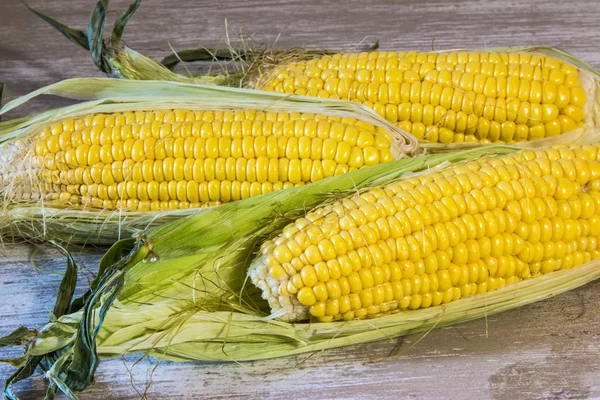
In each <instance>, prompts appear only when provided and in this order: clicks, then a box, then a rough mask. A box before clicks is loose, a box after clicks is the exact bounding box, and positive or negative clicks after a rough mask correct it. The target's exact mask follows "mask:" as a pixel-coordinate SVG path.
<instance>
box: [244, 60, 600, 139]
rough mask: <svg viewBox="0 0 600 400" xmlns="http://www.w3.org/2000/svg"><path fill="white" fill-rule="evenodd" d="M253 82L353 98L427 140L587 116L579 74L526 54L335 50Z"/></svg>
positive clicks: (545, 130) (545, 129)
mask: <svg viewBox="0 0 600 400" xmlns="http://www.w3.org/2000/svg"><path fill="white" fill-rule="evenodd" d="M252 85H253V86H254V87H255V88H258V89H262V90H268V91H276V92H280V93H296V94H301V95H308V96H316V97H322V98H331V99H342V100H351V101H356V102H360V103H362V104H364V105H366V106H367V107H370V108H372V109H373V110H375V111H376V112H377V113H378V114H379V115H380V116H382V117H383V118H386V119H387V120H389V121H390V122H392V123H394V124H397V125H398V126H399V127H401V128H402V129H404V130H405V131H407V132H410V133H412V134H413V135H414V136H415V137H416V138H418V139H419V140H420V141H422V142H427V143H457V142H480V143H513V142H523V141H529V140H534V139H540V138H545V137H550V136H555V135H560V134H564V133H567V132H570V131H573V130H574V129H576V128H578V127H580V126H582V125H583V124H584V122H585V121H589V120H591V114H593V110H592V109H591V107H590V106H589V104H591V103H593V101H589V102H588V97H590V96H591V95H588V94H587V89H588V88H587V86H593V84H591V83H589V82H587V81H586V79H585V76H584V74H583V73H582V72H580V71H579V70H578V69H577V68H576V67H574V66H573V65H571V64H569V63H567V62H566V61H563V60H561V59H559V58H556V57H551V56H546V55H543V54H535V53H530V52H511V53H508V52H430V53H417V52H370V53H366V52H365V53H360V54H343V53H340V54H335V55H324V56H321V57H317V58H313V59H310V60H301V61H298V62H292V63H288V64H284V65H278V66H276V67H274V68H273V69H272V70H271V72H268V73H266V74H264V76H261V77H260V78H259V79H257V80H255V82H254V83H252ZM590 100H593V96H591V97H590Z"/></svg>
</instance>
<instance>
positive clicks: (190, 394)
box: [0, 0, 600, 399]
mask: <svg viewBox="0 0 600 400" xmlns="http://www.w3.org/2000/svg"><path fill="white" fill-rule="evenodd" d="M28 1H29V3H30V4H31V5H32V6H36V7H38V8H39V9H40V10H42V11H44V12H46V13H48V14H50V15H53V16H55V17H60V18H59V19H61V20H62V21H64V22H66V23H68V24H71V25H77V26H80V27H84V26H85V24H86V21H87V15H88V13H89V11H90V10H91V8H92V7H93V5H94V3H95V1H93V0H54V1H52V2H48V1H42V0H28ZM111 3H112V4H111V5H112V9H113V10H114V11H113V12H112V13H111V14H110V16H109V19H110V20H114V19H115V18H116V17H117V12H116V11H119V12H120V11H122V10H124V8H125V7H126V5H127V3H128V1H127V0H114V1H113V2H111ZM320 3H321V1H317V0H306V1H289V0H280V1H275V0H271V1H256V0H253V1H242V0H237V1H233V0H224V1H217V0H207V1H202V2H200V1H194V0H170V1H161V0H145V1H144V3H143V4H142V7H141V8H140V10H139V12H138V14H136V16H135V17H134V18H133V19H132V20H131V22H130V25H129V26H128V29H127V30H126V33H125V40H126V42H127V44H128V45H130V46H131V47H132V48H134V49H137V50H139V51H142V52H144V53H146V54H150V55H153V56H156V57H163V56H165V55H167V54H168V53H169V51H170V50H169V44H170V45H171V46H173V47H174V48H176V49H183V48H188V47H195V46H197V45H199V44H203V45H206V46H209V47H210V46H215V45H217V44H218V43H219V42H222V41H223V38H224V22H225V19H227V23H228V25H229V27H230V33H231V34H232V37H233V38H235V35H236V33H237V32H239V31H240V30H242V31H243V32H244V33H245V34H247V35H249V34H254V38H255V40H256V41H258V42H261V43H273V42H274V41H275V40H276V39H277V37H278V35H279V34H281V37H280V38H279V41H278V43H279V44H280V45H281V46H284V47H287V46H297V45H307V46H312V47H326V48H337V49H350V48H351V47H352V46H355V45H357V44H360V43H367V44H371V43H373V42H374V41H375V40H378V39H379V40H380V41H381V48H382V49H388V50H389V49H415V50H428V49H431V48H432V46H433V48H435V49H450V48H459V47H467V48H469V47H470V48H484V47H496V46H510V45H550V46H558V47H561V48H563V49H565V50H568V51H570V52H572V53H574V54H576V55H577V56H580V57H582V58H584V59H585V60H586V61H588V62H590V63H591V64H592V65H593V66H595V67H596V68H599V67H600V28H598V24H599V21H600V2H597V1H595V0H589V1H583V0H575V1H568V2H565V1H550V0H536V1H529V0H506V1H483V0H478V1H476V0H468V1H461V2H459V1H443V0H426V1H418V0H413V1H392V0H378V1H356V0H352V1H344V2H342V1H337V2H335V1H324V2H323V4H320ZM0 38H1V39H0V82H6V83H7V84H8V90H7V93H6V98H7V99H12V98H15V97H17V96H19V95H22V94H25V93H27V92H29V91H31V90H34V89H37V88H39V87H41V86H44V85H46V84H49V83H52V82H56V81H58V80H61V79H64V78H69V77H81V76H101V74H100V73H99V72H97V70H96V69H95V66H94V65H93V64H92V62H91V59H90V58H89V55H88V53H87V52H86V51H84V50H82V49H78V48H77V47H76V46H75V45H72V44H70V43H68V42H67V41H66V40H65V39H63V38H61V37H59V36H58V34H57V33H56V32H54V31H53V30H52V29H51V28H50V27H48V26H47V25H45V24H44V23H42V22H41V21H40V20H38V19H37V18H36V17H35V16H33V15H32V14H30V13H29V12H28V11H27V10H26V9H25V7H24V6H22V5H21V4H20V3H19V1H18V0H0ZM61 104H65V103H64V102H63V101H59V100H57V99H55V98H43V99H40V100H36V101H35V102H33V103H31V104H30V105H28V106H27V107H24V108H22V109H19V110H17V111H15V112H12V113H11V114H10V116H13V117H16V116H21V115H24V114H27V113H29V112H34V111H38V110H41V109H45V108H48V107H51V106H57V105H61ZM103 251H104V249H86V250H85V251H78V252H77V254H78V258H79V259H80V260H81V261H82V262H83V263H84V265H85V266H86V267H87V268H89V271H93V270H94V268H95V265H96V263H97V261H98V259H99V257H100V256H101V254H102V253H103ZM32 260H33V261H35V263H34V264H35V265H36V266H38V267H42V268H44V269H46V270H50V271H54V272H60V271H62V270H63V268H64V260H63V259H62V257H61V256H60V254H59V253H58V252H57V251H56V250H54V249H52V248H51V247H49V246H37V247H34V246H32V245H26V244H3V245H2V247H1V248H0V335H1V334H6V333H8V332H10V331H11V330H13V329H15V328H17V327H18V326H19V325H26V326H30V327H36V326H39V325H41V324H43V323H44V322H45V321H46V320H47V317H48V310H50V309H51V308H52V305H53V301H54V293H55V291H56V288H57V287H58V283H59V281H60V276H59V275H56V274H48V273H45V272H40V271H38V270H36V269H34V268H33V267H32V265H33V264H32ZM90 277H91V272H86V273H84V274H83V275H82V277H81V290H83V287H84V286H85V284H86V282H87V280H88V279H89V278H90ZM599 337H600V282H596V283H592V284H589V285H587V286H585V287H583V288H580V289H579V290H575V291H572V292H570V293H566V294H563V295H560V296H558V297H556V298H554V299H551V300H548V301H545V302H541V303H537V304H534V305H530V306H527V307H524V308H521V309H518V310H514V311H511V312H507V313H504V314H501V315H497V316H493V317H490V318H488V319H487V320H479V321H474V322H471V323H468V324H462V325H458V326H455V327H450V328H445V329H439V330H435V331H432V332H430V333H429V334H428V335H426V336H425V337H424V338H422V336H421V335H413V336H408V337H406V338H404V339H403V340H398V341H383V342H378V343H373V344H365V345H360V346H353V347H348V348H343V349H336V350H330V351H325V352H321V353H317V354H313V355H310V356H307V355H304V356H298V357H289V358H284V359H277V360H268V361H261V362H253V363H244V364H239V365H238V364H227V363H183V364H182V363H168V362H162V363H160V365H158V367H157V368H155V367H156V366H157V362H156V360H148V359H142V360H139V357H137V356H129V357H126V358H124V359H122V358H118V359H112V360H105V361H103V362H102V363H101V365H100V367H99V369H98V373H97V375H96V383H95V384H94V385H93V386H91V387H90V388H89V389H88V390H87V391H86V392H84V393H83V394H81V395H80V398H81V399H96V398H103V399H104V398H107V399H113V398H140V397H142V398H151V399H167V398H180V397H183V398H223V399H230V398H254V399H265V398H274V399H279V398H281V399H291V398H303V399H334V398H336V399H337V398H344V399H371V398H381V399H386V398H411V399H412V398H416V399H421V398H426V399H443V398H450V399H484V398H494V399H517V398H528V399H529V398H551V399H554V398H557V399H579V398H600V376H599V373H600V361H599V360H598V354H600V340H599ZM9 354H13V355H14V354H15V353H9V352H7V351H0V357H3V356H7V355H9ZM138 361H139V362H138ZM10 373H11V369H10V368H8V367H6V366H4V365H0V384H2V385H3V382H4V379H5V378H6V377H7V376H8V375H9V374H10ZM18 392H19V393H20V395H21V396H22V398H23V399H35V398H40V397H42V396H43V393H44V382H43V379H42V377H41V375H40V374H37V375H36V376H35V377H34V378H33V379H30V380H28V381H26V382H24V383H22V384H20V385H19V390H18Z"/></svg>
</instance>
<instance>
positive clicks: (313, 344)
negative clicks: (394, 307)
mask: <svg viewBox="0 0 600 400" xmlns="http://www.w3.org/2000/svg"><path fill="white" fill-rule="evenodd" d="M516 150H518V149H517V148H515V147H508V146H496V147H486V148H480V149H475V150H466V151H461V152H456V153H453V154H434V155H428V156H423V157H419V158H413V159H404V160H399V161H395V162H393V163H388V164H381V165H377V166H373V167H370V168H369V169H364V170H358V171H354V172H352V173H349V174H346V175H343V176H340V177H338V178H336V179H335V180H333V181H332V182H331V183H333V184H334V186H331V183H330V185H326V184H325V183H324V181H321V182H317V183H315V184H314V185H308V186H304V187H300V188H294V189H291V190H289V191H281V192H275V193H270V194H268V195H265V197H264V198H263V199H262V201H261V200H260V199H258V198H253V199H248V200H245V203H246V204H245V205H244V206H241V204H242V202H237V203H230V204H226V205H224V206H221V207H217V208H213V209H210V210H207V211H206V212H205V213H203V214H202V215H199V214H196V215H192V216H190V217H188V218H185V219H181V220H179V221H175V222H172V223H169V224H166V225H164V226H161V227H157V228H153V229H150V230H148V231H146V232H144V233H143V234H140V235H138V239H128V240H123V241H120V242H117V243H116V244H115V245H114V246H113V247H112V248H111V249H110V250H109V251H108V252H107V253H106V255H105V256H104V257H103V259H102V261H101V263H100V266H99V273H98V278H97V279H96V280H95V281H94V282H93V283H92V286H91V289H90V290H89V291H88V292H87V293H86V294H85V295H84V296H83V297H82V298H80V299H76V300H75V301H73V302H72V303H71V306H70V307H69V308H68V312H69V314H66V315H63V316H62V317H60V318H58V319H54V320H52V321H51V322H50V323H49V324H48V325H46V326H45V327H43V328H42V329H40V330H39V331H37V332H36V333H35V335H34V339H35V340H34V341H30V344H29V345H28V346H27V347H26V352H25V356H24V357H25V359H26V360H27V361H28V362H29V360H33V361H36V360H42V361H40V363H42V362H43V363H44V366H45V370H46V371H48V373H47V375H48V376H49V378H50V379H51V382H52V385H54V386H55V387H56V388H58V389H60V390H62V391H63V392H66V393H68V394H69V395H72V394H73V393H72V391H73V390H82V389H83V388H85V387H86V386H87V385H89V384H90V383H91V382H92V381H93V374H94V371H95V368H96V366H97V363H98V358H97V357H112V356H119V355H122V354H126V353H134V352H142V353H144V354H147V355H152V356H155V357H158V358H161V359H168V360H174V361H189V360H211V361H236V362H239V361H245V360H256V359H264V358H272V357H280V356H287V355H293V354H300V353H304V352H310V351H317V350H325V349H329V348H333V347H340V346H347V345H351V344H357V343H364V342H369V341H375V340H382V339H389V338H392V337H396V336H399V335H405V334H409V333H415V332H421V331H425V330H428V329H431V328H434V327H441V326H447V325H450V324H455V323H460V322H465V321H469V320H472V319H475V318H480V317H482V316H486V315H492V314H495V313H498V312H502V311H506V310H509V309H512V308H515V307H519V306H522V305H525V304H529V303H531V302H534V301H539V300H543V299H546V298H549V297H552V296H555V295H557V294H559V293H562V292H564V291H567V290H570V289H573V288H576V287H578V286H581V285H583V284H585V283H587V282H590V281H592V280H594V279H597V278H598V277H599V276H600V268H599V263H600V261H598V260H595V261H592V262H591V263H589V264H587V265H585V266H582V267H578V268H575V269H571V270H566V271H559V272H554V273H550V274H547V275H544V276H542V277H539V278H535V279H531V280H527V281H521V282H519V283H516V284H513V285H507V286H505V287H504V288H502V289H499V290H497V291H495V292H491V293H487V294H482V295H476V296H473V297H470V298H465V299H461V300H459V301H456V302H451V303H449V304H447V305H443V306H437V307H431V308H428V309H422V310H417V311H407V312H402V313H398V314H393V315H389V316H385V317H380V318H374V319H370V320H357V321H348V322H332V323H295V324H292V323H286V322H282V321H278V320H276V318H277V317H278V315H272V314H270V311H269V310H268V305H267V304H266V302H264V301H263V300H262V299H261V298H260V295H259V293H258V291H257V290H256V289H253V288H251V287H249V285H248V283H247V282H246V270H247V267H248V265H249V263H250V261H251V259H252V256H253V253H254V250H255V248H256V246H257V244H259V243H260V242H261V241H263V240H265V239H266V238H268V237H271V236H272V235H273V234H276V233H277V232H278V231H279V230H280V229H281V228H282V227H283V226H284V225H285V224H286V223H287V222H288V221H289V220H292V219H295V218H297V217H298V216H301V215H304V214H305V213H306V211H307V210H308V209H310V208H312V207H313V206H315V205H319V204H323V203H324V202H326V201H330V200H333V199H334V198H339V197H340V196H343V195H346V194H348V193H349V192H350V193H354V192H355V191H357V190H358V191H361V190H365V189H366V188H368V187H371V186H374V185H381V184H384V183H389V182H390V181H391V180H394V179H401V177H403V176H405V175H406V174H414V173H419V171H428V170H431V169H435V168H437V167H438V166H444V165H446V164H447V163H449V162H460V161H463V160H473V159H476V158H478V157H481V156H485V155H490V154H506V153H510V152H513V151H516ZM224 222H225V223H224ZM191 237H192V238H194V240H193V241H190V240H189V238H191ZM250 286H251V285H250ZM63 298H64V296H63ZM31 332H33V331H25V332H22V331H21V332H17V333H15V334H14V335H13V336H18V335H23V336H27V335H29V336H31ZM14 342H15V340H12V343H14ZM0 343H2V339H0ZM78 343H79V344H78ZM20 363H21V364H22V359H21V360H20Z"/></svg>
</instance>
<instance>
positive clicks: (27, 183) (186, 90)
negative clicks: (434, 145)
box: [0, 78, 421, 244]
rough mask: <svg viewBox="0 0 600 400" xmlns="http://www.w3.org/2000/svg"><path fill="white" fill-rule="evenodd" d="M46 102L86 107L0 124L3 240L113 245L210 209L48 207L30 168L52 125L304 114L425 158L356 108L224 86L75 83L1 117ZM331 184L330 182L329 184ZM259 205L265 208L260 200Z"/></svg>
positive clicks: (408, 140)
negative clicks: (98, 116) (73, 120)
mask: <svg viewBox="0 0 600 400" xmlns="http://www.w3.org/2000/svg"><path fill="white" fill-rule="evenodd" d="M42 94H52V95H57V96H62V97H67V98H72V99H78V100H85V101H84V102H81V103H78V104H75V105H72V106H68V107H63V108H59V109H54V110H50V111H46V112H42V113H40V114H37V115H32V116H29V117H24V118H20V119H17V120H14V121H5V122H2V123H0V161H1V162H0V172H10V174H11V176H13V177H14V179H12V180H8V181H4V182H0V195H1V196H2V199H3V203H2V207H1V208H0V234H1V235H3V236H7V237H23V238H26V239H29V240H45V239H47V238H51V239H54V240H59V241H63V242H73V243H93V244H113V243H114V242H115V241H116V240H118V239H120V238H125V237H130V236H131V235H132V234H134V233H136V232H138V231H140V230H143V229H146V228H148V227H151V226H158V225H160V224H163V223H165V222H168V221H173V220H177V219H179V218H182V217H184V216H187V215H192V214H195V213H198V212H204V211H205V210H206V209H187V210H172V211H146V212H134V211H124V210H105V209H98V208H91V207H87V208H85V207H79V208H77V207H70V208H61V207H58V206H56V205H53V204H45V203H44V201H43V192H41V189H38V188H39V187H40V185H39V182H38V181H36V179H37V170H36V168H37V167H36V165H37V164H35V163H34V162H33V160H32V156H33V154H32V151H33V150H32V148H33V146H32V143H33V139H32V138H33V137H34V135H35V134H37V133H38V132H39V131H40V130H41V129H42V128H43V127H45V126H46V125H47V124H48V123H50V122H52V121H55V120H58V119H62V118H67V117H77V116H82V115H87V114H90V113H109V112H122V111H124V110H127V111H138V110H157V109H171V108H180V109H181V108H183V109H191V110H198V109H208V110H214V111H217V110H232V109H236V110H240V109H254V110H268V111H273V112H305V113H315V114H325V115H331V116H339V117H353V118H357V119H360V120H363V121H366V122H369V123H372V124H373V125H375V126H378V127H381V128H383V129H385V130H386V131H388V132H389V133H390V135H391V137H392V138H393V141H394V142H393V148H394V152H395V155H396V157H397V158H404V157H411V156H415V155H418V154H419V153H420V151H421V150H420V149H419V145H418V142H417V140H416V139H415V138H414V137H412V136H411V135H406V134H405V132H403V131H401V130H400V129H398V128H397V127H395V126H394V125H392V124H390V123H389V122H388V121H386V120H384V119H382V118H381V117H379V116H378V115H377V114H376V113H374V112H373V111H372V110H370V109H368V108H366V107H364V106H362V105H359V104H357V103H351V102H343V101H334V100H325V99H317V98H311V97H303V96H286V95H280V94H276V93H268V92H259V91H250V90H244V89H235V88H228V87H220V86H214V85H212V86H206V85H196V84H190V83H179V82H170V81H135V80H117V79H106V78H82V79H71V80H66V81H62V82H58V83H56V84H53V85H50V86H47V87H45V88H42V89H39V90H37V91H34V92H32V93H30V94H28V95H26V96H23V97H21V98H18V99H15V100H13V101H11V102H9V103H8V104H6V105H5V106H4V107H3V108H2V109H0V115H3V114H5V113H7V112H8V111H10V110H13V109H15V108H17V107H19V106H21V105H23V104H25V103H27V102H28V101H30V100H31V99H33V98H35V97H37V96H40V95H42ZM327 182H331V181H327ZM23 187H25V188H31V190H40V193H39V194H38V198H35V199H33V200H31V201H21V199H20V198H19V197H18V196H16V195H15V194H14V193H15V190H17V189H19V188H23ZM259 201H260V200H259Z"/></svg>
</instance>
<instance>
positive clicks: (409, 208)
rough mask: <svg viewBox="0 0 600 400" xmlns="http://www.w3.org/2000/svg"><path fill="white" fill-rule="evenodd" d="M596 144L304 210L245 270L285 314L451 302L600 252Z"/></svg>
mask: <svg viewBox="0 0 600 400" xmlns="http://www.w3.org/2000/svg"><path fill="white" fill-rule="evenodd" d="M599 149H600V146H598V145H594V146H591V145H590V146H588V145H584V146H581V145H571V146H567V145H560V146H554V147H551V148H545V149H539V150H535V151H530V150H526V151H520V152H517V153H511V154H510V155H505V156H499V157H486V158H482V159H479V160H475V161H469V162H466V163H459V164H453V165H450V166H448V167H445V168H443V169H441V170H437V171H433V172H426V173H422V174H418V175H416V176H413V177H410V178H405V179H400V180H398V181H394V182H391V183H389V184H387V185H385V186H382V187H376V188H372V189H370V190H367V191H364V192H363V193H360V194H355V195H352V196H349V197H346V198H343V199H341V200H339V201H336V202H334V203H332V204H329V205H325V206H321V207H318V208H316V209H314V210H313V211H311V212H309V213H308V214H307V215H306V216H305V217H304V218H300V219H298V220H296V221H295V222H294V223H292V224H290V225H288V226H287V227H286V228H285V229H283V231H282V233H281V234H280V235H279V236H277V237H275V238H274V239H273V240H270V241H267V242H265V243H264V244H263V246H262V248H261V251H260V254H259V256H258V258H257V259H256V260H254V261H253V263H252V265H251V266H250V269H249V272H248V274H249V277H250V279H251V281H252V282H253V283H254V284H255V285H256V286H257V287H258V288H260V289H261V290H262V293H263V298H265V299H266V300H267V301H268V302H269V305H270V307H271V309H272V311H273V312H278V311H281V310H283V311H284V312H285V315H284V317H283V318H284V319H287V320H290V321H299V320H305V319H308V318H311V319H314V320H317V321H332V320H340V319H344V320H352V319H356V318H370V317H377V316H380V315H385V314H389V313H395V312H402V311H405V310H414V309H419V308H427V307H432V306H437V305H440V304H445V303H448V302H450V301H456V300H458V299H461V298H463V297H468V296H472V295H475V294H480V293H486V292H491V291H494V290H496V289H499V288H502V287H503V286H504V285H510V284H511V283H514V282H517V281H520V280H523V279H532V278H536V277H538V276H540V275H542V274H546V273H551V272H552V271H557V270H564V269H569V268H574V267H577V266H579V265H582V264H584V263H586V262H588V261H590V260H591V259H595V258H598V256H600V250H599V249H598V246H597V245H598V239H599V235H600V191H599V190H600V161H599V158H598V156H599V152H598V151H599Z"/></svg>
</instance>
